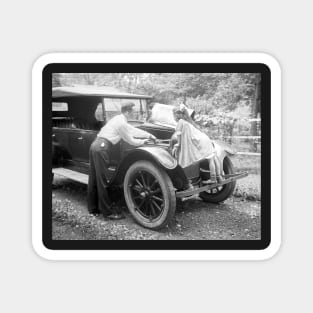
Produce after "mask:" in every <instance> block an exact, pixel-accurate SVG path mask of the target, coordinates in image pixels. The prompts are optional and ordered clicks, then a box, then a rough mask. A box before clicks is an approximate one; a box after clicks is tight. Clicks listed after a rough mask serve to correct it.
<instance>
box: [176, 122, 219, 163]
mask: <svg viewBox="0 0 313 313" xmlns="http://www.w3.org/2000/svg"><path fill="white" fill-rule="evenodd" d="M176 134H177V135H180V136H181V140H180V150H179V153H178V163H179V165H180V166H181V167H183V168H184V167H187V166H189V165H191V164H193V163H195V162H198V161H200V160H203V159H210V158H212V157H213V156H214V155H215V153H216V152H215V148H214V146H213V143H212V141H211V139H210V138H209V137H208V136H207V135H206V134H205V133H203V132H202V131H200V130H199V129H197V128H196V127H194V126H193V125H192V124H191V123H189V122H187V121H185V120H184V119H180V120H179V121H178V124H177V126H176Z"/></svg>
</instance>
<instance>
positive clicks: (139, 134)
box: [46, 72, 264, 242]
mask: <svg viewBox="0 0 313 313" xmlns="http://www.w3.org/2000/svg"><path fill="white" fill-rule="evenodd" d="M261 76H262V75H261V73H257V72H251V73H250V72H238V73H237V72H217V73H214V72H212V73H205V72H201V73H199V72H194V73H192V72H186V73H184V72H181V73H180V72H179V73H178V72H175V73H166V72H164V73H153V72H146V73H145V72H140V73H136V72H131V73H130V72H116V73H114V72H112V73H101V72H99V73H95V72H90V73H83V72H80V73H70V72H65V73H52V86H51V103H50V106H51V137H52V151H51V154H52V157H51V160H52V185H51V192H52V214H51V216H52V220H51V223H52V240H53V241H64V240H67V241H75V240H76V241H82V240H83V241H90V240H91V241H94V240H99V241H102V240H113V241H114V240H138V241H141V240H162V241H164V240H170V241H173V240H174V241H175V240H190V241H194V240H196V241H198V240H201V241H215V242H216V241H217V242H218V241H259V240H261V215H262V207H261V204H262V201H261V136H262V129H261V111H262V106H263V105H264V104H263V103H262V101H261V98H262V93H261V90H262V88H261V87H262V83H263V81H262V77H261ZM46 105H47V104H46Z"/></svg>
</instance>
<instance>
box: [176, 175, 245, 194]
mask: <svg viewBox="0 0 313 313" xmlns="http://www.w3.org/2000/svg"><path fill="white" fill-rule="evenodd" d="M246 176H248V172H242V173H236V174H229V175H225V180H224V181H223V182H222V183H220V184H218V183H217V184H210V185H205V186H200V187H197V188H195V189H192V190H183V191H177V192H176V198H184V197H189V196H192V195H195V194H198V193H200V192H203V191H208V190H210V189H213V188H216V187H219V186H222V185H226V184H229V183H231V182H233V181H235V180H237V179H240V178H243V177H246Z"/></svg>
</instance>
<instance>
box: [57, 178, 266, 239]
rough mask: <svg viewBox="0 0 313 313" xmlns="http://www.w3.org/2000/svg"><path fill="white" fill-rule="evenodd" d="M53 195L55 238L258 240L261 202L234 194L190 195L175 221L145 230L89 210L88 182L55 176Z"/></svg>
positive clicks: (131, 222)
mask: <svg viewBox="0 0 313 313" xmlns="http://www.w3.org/2000/svg"><path fill="white" fill-rule="evenodd" d="M54 182H55V184H56V188H55V189H54V190H53V194H52V210H53V239H55V240H58V239H63V240H64V239H68V240H77V239H78V240H82V239H83V240H90V239H92V240H94V239H113V240H114V239H116V240H119V239H126V240H132V239H139V240H159V239H161V240H185V239H188V240H212V239H215V240H216V239H217V240H219V239H221V240H234V239H237V240H259V239H260V238H261V232H260V227H261V219H260V207H261V205H260V204H261V203H260V201H247V200H245V198H241V197H231V198H229V199H228V200H227V201H225V202H224V203H222V204H218V205H216V204H209V203H204V202H203V201H201V200H200V199H199V198H197V197H194V198H188V199H186V200H184V201H183V202H182V204H181V205H178V207H177V209H176V214H175V217H174V219H173V221H172V222H171V223H170V225H168V227H166V228H164V229H162V230H160V231H152V230H149V229H145V228H143V227H141V226H139V225H138V224H136V223H135V221H134V220H133V219H132V217H131V215H130V214H129V213H128V212H125V215H126V218H125V219H123V220H119V221H110V220H106V219H104V218H103V217H102V216H96V217H95V216H92V215H90V214H88V212H87V206H86V195H87V187H86V186H85V185H82V184H79V183H76V182H72V181H70V180H68V179H65V178H60V177H56V178H55V181H54Z"/></svg>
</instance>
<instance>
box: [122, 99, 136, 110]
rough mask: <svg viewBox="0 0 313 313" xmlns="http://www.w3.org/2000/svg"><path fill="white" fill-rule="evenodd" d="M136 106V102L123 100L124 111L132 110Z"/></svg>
mask: <svg viewBox="0 0 313 313" xmlns="http://www.w3.org/2000/svg"><path fill="white" fill-rule="evenodd" d="M134 106H135V103H134V102H131V101H126V102H122V104H121V110H122V111H127V110H132V108H133V107H134Z"/></svg>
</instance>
